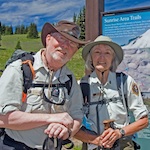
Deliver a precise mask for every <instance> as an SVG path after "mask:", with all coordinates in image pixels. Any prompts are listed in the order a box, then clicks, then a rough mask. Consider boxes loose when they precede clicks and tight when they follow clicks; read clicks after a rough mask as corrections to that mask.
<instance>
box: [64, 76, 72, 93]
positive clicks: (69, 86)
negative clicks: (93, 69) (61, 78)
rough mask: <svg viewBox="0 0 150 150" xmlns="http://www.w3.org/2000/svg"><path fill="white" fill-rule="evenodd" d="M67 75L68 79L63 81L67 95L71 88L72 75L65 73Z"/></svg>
mask: <svg viewBox="0 0 150 150" xmlns="http://www.w3.org/2000/svg"><path fill="white" fill-rule="evenodd" d="M67 76H68V77H69V80H68V81H66V82H65V87H66V88H67V91H68V95H70V92H71V88H72V75H71V74H69V75H67Z"/></svg>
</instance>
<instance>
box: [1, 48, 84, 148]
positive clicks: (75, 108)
mask: <svg viewBox="0 0 150 150" xmlns="http://www.w3.org/2000/svg"><path fill="white" fill-rule="evenodd" d="M41 51H42V50H41ZM41 51H39V52H37V53H36V54H35V55H34V59H35V60H34V65H33V67H34V70H35V73H36V77H35V79H34V80H33V83H38V84H39V83H41V84H45V83H47V84H48V83H49V80H48V78H47V74H48V69H47V68H46V67H45V66H44V64H43V62H42V60H41ZM68 74H72V73H71V72H70V71H69V70H68V69H67V67H66V66H64V67H63V68H62V69H61V70H58V71H57V72H56V73H54V78H53V81H52V83H53V84H58V83H60V82H61V83H65V82H66V81H67V80H69V77H68V76H67V75H68ZM58 77H59V81H58ZM46 79H47V80H46ZM22 83H23V75H22V70H21V60H17V61H15V62H13V63H12V64H10V65H9V66H8V67H7V68H6V69H5V71H4V73H3V75H2V76H1V79H0V85H1V86H0V114H3V115H4V114H6V113H8V112H11V111H15V110H21V111H25V112H29V113H56V112H68V113H69V114H70V115H71V116H72V118H74V119H82V117H83V113H82V101H83V99H82V93H81V90H80V87H79V85H78V84H77V82H76V80H75V77H74V76H73V75H72V88H71V91H70V95H68V92H67V89H66V88H65V87H64V92H65V95H66V101H65V104H64V105H63V106H56V105H52V104H50V103H47V102H46V101H44V100H43V96H42V87H37V88H32V87H31V88H30V89H29V90H28V93H27V100H26V102H25V103H22V100H21V99H22V89H23V87H22ZM18 128H19V127H18ZM46 128H47V125H46V126H42V127H38V128H34V129H31V130H25V131H15V130H10V129H6V133H7V134H8V135H9V136H10V137H11V138H13V139H14V140H16V141H20V142H23V143H25V144H26V145H27V146H29V147H32V148H41V147H42V144H43V141H44V139H45V138H46V134H44V130H45V129H46Z"/></svg>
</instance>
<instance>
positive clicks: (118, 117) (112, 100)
mask: <svg viewBox="0 0 150 150" xmlns="http://www.w3.org/2000/svg"><path fill="white" fill-rule="evenodd" d="M88 82H89V84H90V95H91V98H90V101H91V102H97V101H104V103H99V104H93V105H90V108H89V114H88V121H89V122H90V124H91V128H92V130H94V131H95V132H98V130H97V129H98V124H97V110H98V116H99V131H100V133H102V132H103V130H104V125H103V120H105V119H114V120H115V122H114V125H115V127H120V128H121V127H123V126H126V125H127V124H128V123H129V121H128V113H127V111H126V110H127V109H126V107H125V106H124V105H125V104H124V103H123V100H122V98H121V97H120V94H119V92H118V89H117V81H116V73H113V72H110V73H109V76H108V80H107V83H106V84H105V85H102V84H101V82H100V80H99V79H98V78H97V75H96V72H93V73H92V74H91V75H90V77H89V79H88ZM134 83H135V81H134V79H133V78H131V77H130V76H128V78H127V81H126V82H125V84H124V92H127V103H128V109H129V110H130V111H132V112H133V115H134V117H135V120H138V119H140V118H141V117H143V116H145V115H147V114H148V111H147V108H146V106H145V105H144V104H143V100H142V96H141V94H140V93H139V94H138V95H136V94H134V93H133V92H132V91H133V90H132V85H133V84H134Z"/></svg>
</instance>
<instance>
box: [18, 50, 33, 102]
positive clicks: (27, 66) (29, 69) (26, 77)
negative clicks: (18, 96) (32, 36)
mask: <svg viewBox="0 0 150 150" xmlns="http://www.w3.org/2000/svg"><path fill="white" fill-rule="evenodd" d="M20 59H21V60H22V70H23V87H24V89H23V94H22V102H25V100H26V94H27V90H28V89H29V88H30V87H31V85H32V80H33V78H34V77H35V72H34V69H33V62H34V57H33V55H32V54H30V53H28V54H26V55H25V56H24V57H22V58H20Z"/></svg>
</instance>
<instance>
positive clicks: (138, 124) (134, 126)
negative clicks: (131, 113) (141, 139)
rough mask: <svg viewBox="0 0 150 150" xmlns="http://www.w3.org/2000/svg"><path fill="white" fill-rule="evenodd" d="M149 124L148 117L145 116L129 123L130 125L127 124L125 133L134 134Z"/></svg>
mask: <svg viewBox="0 0 150 150" xmlns="http://www.w3.org/2000/svg"><path fill="white" fill-rule="evenodd" d="M147 126H148V117H147V116H145V117H143V118H141V119H139V120H137V121H135V122H133V123H131V124H129V125H128V126H125V127H124V128H123V129H124V130H125V135H126V136H129V135H132V134H134V133H136V132H138V131H140V130H142V129H143V128H145V127H147Z"/></svg>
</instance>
